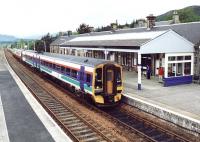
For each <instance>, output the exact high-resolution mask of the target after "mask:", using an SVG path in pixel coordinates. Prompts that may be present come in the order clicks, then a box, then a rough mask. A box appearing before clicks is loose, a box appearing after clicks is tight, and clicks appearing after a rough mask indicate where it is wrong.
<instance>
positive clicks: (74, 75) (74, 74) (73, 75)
mask: <svg viewBox="0 0 200 142" xmlns="http://www.w3.org/2000/svg"><path fill="white" fill-rule="evenodd" d="M71 76H72V77H74V78H77V71H76V70H72V72H71Z"/></svg>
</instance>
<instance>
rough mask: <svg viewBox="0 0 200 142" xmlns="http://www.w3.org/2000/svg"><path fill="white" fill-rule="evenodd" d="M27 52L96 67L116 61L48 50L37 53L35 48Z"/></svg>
mask: <svg viewBox="0 0 200 142" xmlns="http://www.w3.org/2000/svg"><path fill="white" fill-rule="evenodd" d="M26 52H29V53H36V54H39V55H44V56H46V57H50V58H54V59H58V60H63V61H66V62H70V63H75V64H79V65H84V66H89V67H95V66H97V65H99V64H104V63H115V62H113V61H108V60H104V59H95V58H90V57H80V56H72V55H62V54H56V53H48V52H43V53H37V52H35V51H33V50H26Z"/></svg>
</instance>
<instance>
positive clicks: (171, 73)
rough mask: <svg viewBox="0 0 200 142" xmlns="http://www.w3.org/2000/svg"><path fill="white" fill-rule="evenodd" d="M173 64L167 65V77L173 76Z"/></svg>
mask: <svg viewBox="0 0 200 142" xmlns="http://www.w3.org/2000/svg"><path fill="white" fill-rule="evenodd" d="M175 67H176V66H175V64H174V63H173V64H168V77H172V76H175V70H176V69H175Z"/></svg>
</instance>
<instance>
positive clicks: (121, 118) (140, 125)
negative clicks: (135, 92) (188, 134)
mask: <svg viewBox="0 0 200 142" xmlns="http://www.w3.org/2000/svg"><path fill="white" fill-rule="evenodd" d="M104 112H106V113H107V114H108V115H109V116H111V117H112V119H114V121H116V122H117V123H119V125H123V126H124V127H125V128H127V129H129V130H130V131H133V132H136V133H137V134H139V135H140V136H142V137H144V138H145V139H147V140H149V141H153V142H161V141H162V142H189V140H187V139H185V138H183V137H181V136H179V135H177V134H175V133H172V132H170V131H168V130H165V129H164V128H161V127H159V126H156V125H155V124H153V123H152V122H149V121H148V120H146V119H142V118H138V117H137V116H134V115H133V114H131V113H129V112H127V111H126V110H124V109H123V108H120V109H118V110H110V109H109V110H104Z"/></svg>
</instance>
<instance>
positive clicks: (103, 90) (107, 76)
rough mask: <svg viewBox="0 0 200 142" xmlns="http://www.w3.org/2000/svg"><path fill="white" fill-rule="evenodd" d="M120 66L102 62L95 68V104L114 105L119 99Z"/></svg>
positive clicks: (102, 105) (120, 88)
mask: <svg viewBox="0 0 200 142" xmlns="http://www.w3.org/2000/svg"><path fill="white" fill-rule="evenodd" d="M122 89H123V87H122V68H121V66H119V65H117V64H104V65H101V66H98V67H97V68H96V70H95V80H94V100H95V103H96V105H97V106H100V107H106V106H114V105H116V104H118V103H119V102H120V100H121V96H122V95H121V93H122Z"/></svg>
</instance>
